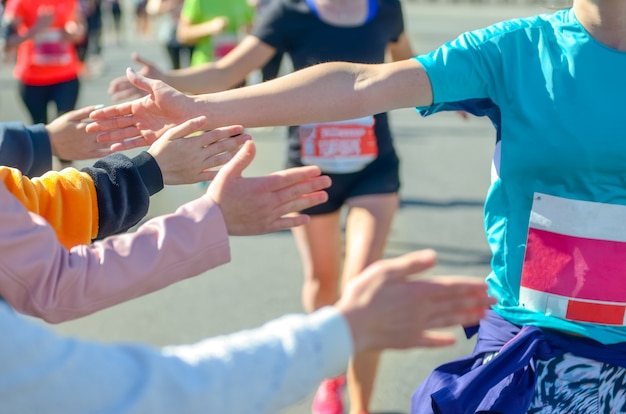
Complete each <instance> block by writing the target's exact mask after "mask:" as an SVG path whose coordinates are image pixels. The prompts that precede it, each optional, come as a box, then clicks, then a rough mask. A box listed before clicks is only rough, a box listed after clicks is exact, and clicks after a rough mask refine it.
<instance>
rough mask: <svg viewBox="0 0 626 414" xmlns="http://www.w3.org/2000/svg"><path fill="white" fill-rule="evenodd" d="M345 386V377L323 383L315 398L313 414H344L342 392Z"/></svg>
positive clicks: (312, 408)
mask: <svg viewBox="0 0 626 414" xmlns="http://www.w3.org/2000/svg"><path fill="white" fill-rule="evenodd" d="M345 385H346V376H345V375H341V376H339V377H337V378H331V379H326V380H324V381H322V383H321V384H320V386H319V388H318V389H317V392H316V393H315V397H314V398H313V406H312V407H311V412H312V413H313V414H343V398H342V391H343V388H344V386H345Z"/></svg>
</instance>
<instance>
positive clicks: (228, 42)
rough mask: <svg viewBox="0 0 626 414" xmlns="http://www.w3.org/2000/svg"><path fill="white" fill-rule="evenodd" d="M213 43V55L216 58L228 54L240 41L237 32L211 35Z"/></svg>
mask: <svg viewBox="0 0 626 414" xmlns="http://www.w3.org/2000/svg"><path fill="white" fill-rule="evenodd" d="M211 43H212V45H213V57H214V58H215V60H218V59H221V58H223V57H224V56H226V55H227V54H228V53H229V52H230V51H231V50H233V49H234V48H235V46H237V44H238V43H239V37H238V36H237V35H236V34H230V33H224V34H218V35H213V36H211Z"/></svg>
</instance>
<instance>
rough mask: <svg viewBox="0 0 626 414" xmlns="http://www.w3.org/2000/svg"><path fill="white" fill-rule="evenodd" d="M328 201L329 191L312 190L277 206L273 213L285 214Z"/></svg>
mask: <svg viewBox="0 0 626 414" xmlns="http://www.w3.org/2000/svg"><path fill="white" fill-rule="evenodd" d="M326 201H328V193H327V192H326V191H311V192H309V193H307V194H303V195H301V196H299V197H298V198H294V199H293V200H290V201H289V202H288V203H285V204H282V205H279V206H277V207H275V208H274V209H273V211H272V213H273V214H274V215H275V216H278V217H280V216H284V215H287V214H290V213H295V212H300V211H302V210H306V209H307V208H311V207H315V206H316V205H319V204H322V203H325V202H326Z"/></svg>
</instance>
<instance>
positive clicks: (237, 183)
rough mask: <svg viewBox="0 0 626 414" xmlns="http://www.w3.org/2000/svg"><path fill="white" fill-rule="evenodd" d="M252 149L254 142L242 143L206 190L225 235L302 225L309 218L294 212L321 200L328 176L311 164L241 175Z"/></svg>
mask: <svg viewBox="0 0 626 414" xmlns="http://www.w3.org/2000/svg"><path fill="white" fill-rule="evenodd" d="M255 152H256V149H255V146H254V143H253V142H252V141H247V142H245V143H244V144H243V146H242V148H241V149H240V150H239V152H237V154H236V155H235V156H234V158H233V159H232V160H230V161H229V162H228V164H226V165H225V166H224V167H222V169H221V170H220V171H219V172H218V174H217V176H216V177H215V180H213V182H211V184H210V185H209V188H208V189H207V195H209V196H210V197H211V198H212V199H213V200H214V201H215V202H216V203H217V204H218V205H219V206H220V208H221V210H222V215H223V216H224V221H225V222H226V228H227V230H228V234H230V235H233V236H243V235H255V234H263V233H270V232H273V231H278V230H284V229H288V228H291V227H295V226H300V225H303V224H306V223H307V222H308V221H309V217H308V216H307V215H304V214H299V213H296V212H298V211H301V210H304V209H306V208H309V207H313V206H315V205H318V204H321V203H323V202H325V201H326V200H327V199H328V195H327V194H326V192H325V191H323V189H324V188H327V187H329V186H330V184H331V182H330V178H329V177H327V176H322V175H320V174H321V172H320V169H319V168H318V167H315V166H308V167H298V168H290V169H287V170H283V171H279V172H275V173H272V174H269V175H266V176H262V177H252V178H246V177H243V176H242V173H243V171H244V170H245V169H246V168H247V167H248V166H249V165H250V163H251V162H252V160H253V159H254V155H255ZM291 213H296V214H291Z"/></svg>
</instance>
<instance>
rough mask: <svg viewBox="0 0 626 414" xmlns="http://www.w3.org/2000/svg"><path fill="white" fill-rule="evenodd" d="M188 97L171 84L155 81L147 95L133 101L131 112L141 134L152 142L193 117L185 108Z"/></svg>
mask: <svg viewBox="0 0 626 414" xmlns="http://www.w3.org/2000/svg"><path fill="white" fill-rule="evenodd" d="M187 100H188V98H187V97H186V96H185V95H184V94H182V93H180V92H178V91H177V90H176V89H174V88H172V87H171V86H169V85H167V84H165V83H163V82H160V81H157V82H155V83H154V86H153V88H152V91H151V93H150V94H149V95H147V96H144V97H143V98H141V99H139V100H137V101H135V102H133V104H132V109H131V112H132V114H133V118H134V120H135V127H136V128H137V129H138V131H139V133H140V134H141V136H142V137H143V138H144V139H145V140H146V141H148V143H150V144H151V143H153V142H154V141H156V140H157V139H158V138H159V137H161V136H162V135H163V134H164V133H165V132H166V131H167V130H169V129H170V128H172V127H174V126H176V125H179V124H181V123H183V122H184V121H186V120H188V119H190V118H193V116H190V112H189V111H188V110H187V111H186V110H185V107H186V105H184V103H185V102H186V101H187Z"/></svg>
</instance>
